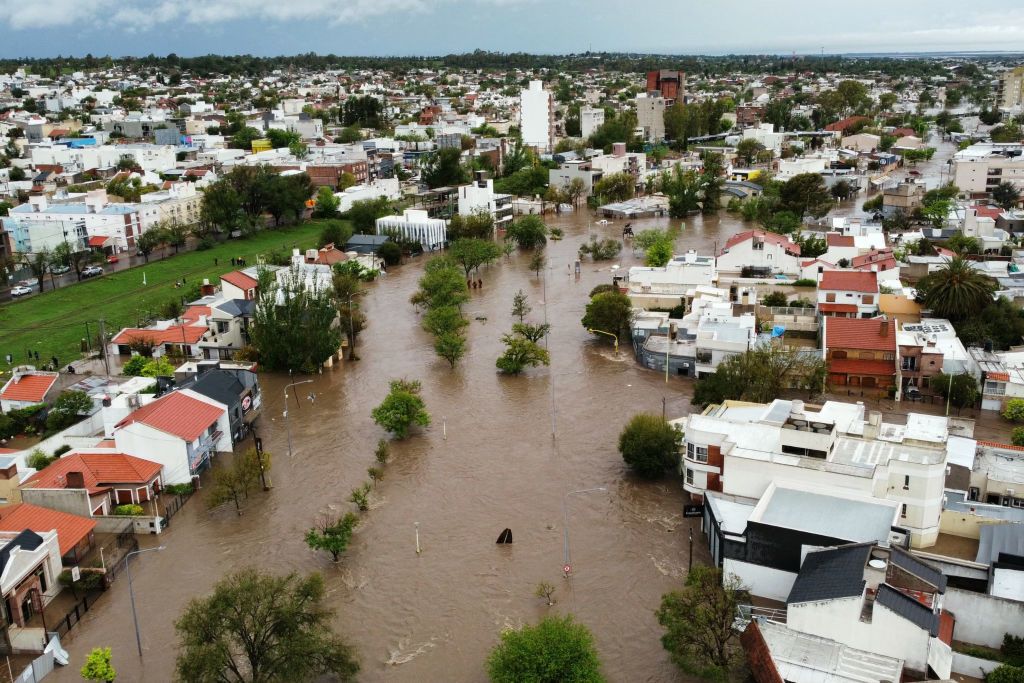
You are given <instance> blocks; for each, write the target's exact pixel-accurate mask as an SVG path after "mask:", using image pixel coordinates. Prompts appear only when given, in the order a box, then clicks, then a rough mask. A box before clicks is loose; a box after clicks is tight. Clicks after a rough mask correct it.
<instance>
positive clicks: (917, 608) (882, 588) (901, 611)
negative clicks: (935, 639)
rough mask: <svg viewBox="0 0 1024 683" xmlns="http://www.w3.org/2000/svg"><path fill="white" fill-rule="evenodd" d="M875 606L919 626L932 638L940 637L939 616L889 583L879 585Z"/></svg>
mask: <svg viewBox="0 0 1024 683" xmlns="http://www.w3.org/2000/svg"><path fill="white" fill-rule="evenodd" d="M875 604H876V605H881V606H882V607H886V608H888V609H890V610H892V611H893V612H895V613H896V614H898V615H900V616H901V617H903V618H904V619H906V620H907V621H909V622H911V623H912V624H917V625H918V626H920V627H921V628H923V629H924V630H926V631H928V633H929V634H931V635H932V636H937V635H939V615H937V614H935V612H932V610H931V609H930V608H929V607H927V606H925V605H924V604H922V603H920V602H918V601H917V600H915V599H914V598H912V597H910V596H907V595H904V594H903V593H900V592H899V591H898V590H896V589H895V588H893V587H892V586H890V585H889V584H887V583H883V584H879V586H878V595H876V596H875Z"/></svg>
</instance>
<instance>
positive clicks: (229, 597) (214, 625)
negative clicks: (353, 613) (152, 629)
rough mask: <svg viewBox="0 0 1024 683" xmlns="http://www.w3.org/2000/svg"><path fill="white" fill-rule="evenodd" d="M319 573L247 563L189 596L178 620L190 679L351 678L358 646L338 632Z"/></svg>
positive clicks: (183, 672) (182, 673) (181, 655)
mask: <svg viewBox="0 0 1024 683" xmlns="http://www.w3.org/2000/svg"><path fill="white" fill-rule="evenodd" d="M323 598H324V582H323V579H322V578H321V577H320V575H319V574H310V575H309V576H306V577H300V576H297V575H296V574H288V575H285V576H273V575H271V574H263V573H260V572H258V571H256V570H254V569H243V570H241V571H238V572H235V573H233V574H229V575H228V576H226V577H224V578H223V579H221V580H220V581H218V582H217V584H216V585H215V586H214V588H213V593H212V594H211V595H209V596H207V597H204V598H193V599H192V600H191V601H189V604H188V606H187V607H186V608H185V611H184V613H183V614H182V616H181V617H180V618H179V619H178V621H177V622H175V624H174V627H175V630H176V631H177V633H178V637H179V639H180V646H179V651H178V658H177V663H176V673H177V676H178V678H179V679H181V680H185V681H231V682H232V683H236V682H237V683H262V682H266V681H312V680H316V679H318V678H319V677H321V676H325V675H330V676H332V677H333V679H334V680H338V681H352V680H355V675H356V673H358V671H359V663H358V661H357V660H356V657H355V654H354V652H353V650H352V648H351V647H350V646H349V645H348V644H347V643H346V642H345V641H344V640H342V638H341V637H340V636H338V635H337V634H335V633H334V631H333V630H332V627H331V624H332V622H333V620H334V613H333V611H332V610H330V609H329V608H327V607H326V606H324V603H323Z"/></svg>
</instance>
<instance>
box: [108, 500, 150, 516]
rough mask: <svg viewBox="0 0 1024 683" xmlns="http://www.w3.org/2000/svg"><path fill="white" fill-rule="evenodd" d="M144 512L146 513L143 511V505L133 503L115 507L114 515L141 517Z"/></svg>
mask: <svg viewBox="0 0 1024 683" xmlns="http://www.w3.org/2000/svg"><path fill="white" fill-rule="evenodd" d="M144 512H145V510H143V509H142V506H141V505H135V504H133V503H129V504H127V505H115V506H114V514H115V515H127V516H129V517H139V516H141V515H142V514H143V513H144Z"/></svg>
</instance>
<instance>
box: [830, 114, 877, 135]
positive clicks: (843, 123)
mask: <svg viewBox="0 0 1024 683" xmlns="http://www.w3.org/2000/svg"><path fill="white" fill-rule="evenodd" d="M867 120H868V117H866V116H849V117H847V118H845V119H841V120H839V121H836V122H835V123H830V124H828V125H827V126H825V130H827V131H839V132H845V131H846V129H847V128H850V127H851V126H853V125H854V124H855V123H859V122H861V121H867Z"/></svg>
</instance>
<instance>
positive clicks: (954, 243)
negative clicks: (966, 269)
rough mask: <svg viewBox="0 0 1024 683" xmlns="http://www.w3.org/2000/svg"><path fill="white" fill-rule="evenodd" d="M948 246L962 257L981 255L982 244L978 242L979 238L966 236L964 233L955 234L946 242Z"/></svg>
mask: <svg viewBox="0 0 1024 683" xmlns="http://www.w3.org/2000/svg"><path fill="white" fill-rule="evenodd" d="M946 246H947V247H948V248H949V249H951V250H953V251H954V252H956V253H957V254H959V255H961V256H964V255H966V254H980V253H981V242H979V241H978V238H977V237H971V236H970V235H965V234H964V233H962V232H958V233H955V234H954V235H953V236H952V237H950V238H949V239H948V240H946Z"/></svg>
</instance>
